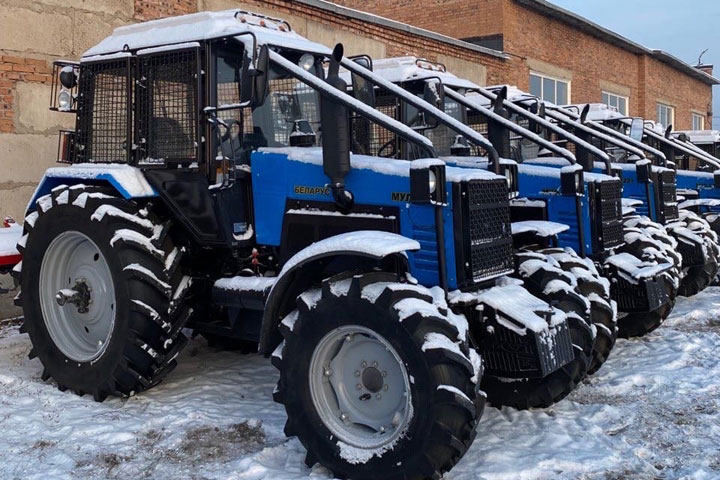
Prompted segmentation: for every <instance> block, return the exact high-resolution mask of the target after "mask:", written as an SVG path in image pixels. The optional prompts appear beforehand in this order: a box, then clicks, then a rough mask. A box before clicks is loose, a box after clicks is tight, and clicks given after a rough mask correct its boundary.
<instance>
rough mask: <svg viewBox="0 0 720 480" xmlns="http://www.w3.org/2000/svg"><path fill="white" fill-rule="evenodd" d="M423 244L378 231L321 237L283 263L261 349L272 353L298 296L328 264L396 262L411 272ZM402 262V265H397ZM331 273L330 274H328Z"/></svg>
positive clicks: (265, 316) (265, 318) (266, 315)
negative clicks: (411, 258)
mask: <svg viewBox="0 0 720 480" xmlns="http://www.w3.org/2000/svg"><path fill="white" fill-rule="evenodd" d="M419 249H420V243H419V242H418V241H417V240H412V239H410V238H407V237H403V236H402V235H397V234H395V233H388V232H380V231H375V230H360V231H356V232H348V233H343V234H340V235H335V236H333V237H329V238H326V239H324V240H320V241H319V242H315V243H313V244H312V245H310V246H308V247H305V248H304V249H303V250H300V251H299V252H298V253H296V254H295V255H293V256H292V257H291V258H290V259H289V260H288V261H287V262H285V265H284V266H283V268H282V270H281V271H280V274H279V275H278V278H277V281H276V282H275V284H274V285H273V288H272V290H271V291H270V294H269V295H268V299H267V301H266V302H265V312H264V313H263V320H262V327H261V330H260V344H259V346H258V351H259V352H260V353H262V354H264V355H269V354H270V353H271V352H272V350H273V349H274V348H275V347H276V346H277V345H278V344H279V343H280V340H281V338H280V334H279V332H278V328H277V327H278V324H279V323H280V321H281V320H282V316H283V315H285V314H287V313H289V311H290V310H291V309H292V308H294V305H295V298H296V297H297V295H299V294H300V293H301V292H302V291H304V290H306V289H307V288H308V287H309V286H310V284H311V283H312V282H313V281H318V280H321V279H322V278H325V277H324V276H323V273H324V269H325V267H326V266H327V265H328V264H329V263H330V262H332V261H333V260H336V259H339V258H341V257H342V259H343V260H346V259H347V260H349V261H350V262H351V264H352V263H354V264H355V265H357V266H358V267H360V266H362V265H363V264H364V263H365V264H367V263H368V261H370V262H372V263H377V262H381V261H384V260H389V261H394V262H395V264H396V270H399V272H398V273H403V272H407V270H408V263H407V254H406V253H405V252H407V251H412V250H419ZM397 265H399V267H397ZM325 276H329V275H325Z"/></svg>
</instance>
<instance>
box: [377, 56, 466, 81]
mask: <svg viewBox="0 0 720 480" xmlns="http://www.w3.org/2000/svg"><path fill="white" fill-rule="evenodd" d="M373 72H375V74H377V75H380V76H382V77H383V78H384V79H386V80H387V81H389V82H392V83H402V82H409V81H413V80H425V79H434V80H437V79H438V78H439V79H440V81H442V83H443V85H447V86H450V87H454V88H470V89H472V88H477V87H478V85H477V84H475V83H473V82H471V81H469V80H465V79H462V78H458V77H456V76H455V75H453V74H452V73H449V72H447V71H445V69H444V68H441V67H440V65H437V64H432V63H431V62H428V61H427V60H425V59H422V58H418V57H412V56H407V57H395V58H381V59H379V60H373Z"/></svg>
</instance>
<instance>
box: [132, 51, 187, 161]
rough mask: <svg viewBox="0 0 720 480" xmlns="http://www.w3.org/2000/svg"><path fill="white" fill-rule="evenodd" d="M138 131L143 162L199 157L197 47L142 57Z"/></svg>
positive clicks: (138, 90)
mask: <svg viewBox="0 0 720 480" xmlns="http://www.w3.org/2000/svg"><path fill="white" fill-rule="evenodd" d="M139 59H140V61H139V75H138V78H139V81H138V86H137V96H138V119H139V122H138V135H137V139H138V140H137V143H138V145H139V148H140V159H141V162H142V161H143V160H144V161H145V162H146V163H156V162H157V163H161V162H194V161H196V159H197V151H198V148H197V147H198V146H197V129H198V111H197V104H198V98H197V96H198V93H197V91H198V88H197V75H196V69H197V51H196V50H194V49H193V50H185V51H178V52H170V53H162V54H158V55H146V56H141V57H139Z"/></svg>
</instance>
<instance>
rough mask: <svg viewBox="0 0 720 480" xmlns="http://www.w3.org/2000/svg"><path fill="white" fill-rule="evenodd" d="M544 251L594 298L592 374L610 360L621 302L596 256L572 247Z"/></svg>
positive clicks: (589, 372)
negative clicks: (585, 255)
mask: <svg viewBox="0 0 720 480" xmlns="http://www.w3.org/2000/svg"><path fill="white" fill-rule="evenodd" d="M544 253H545V254H546V255H549V256H550V257H552V258H553V259H554V260H555V261H556V262H557V263H558V265H559V266H560V268H562V269H563V271H565V272H567V273H570V274H572V275H573V276H574V277H575V279H576V280H577V290H578V291H579V292H580V294H582V295H583V296H584V297H585V298H587V299H588V300H589V301H590V321H591V323H592V324H593V325H595V329H596V335H595V343H593V349H592V360H591V361H590V368H589V369H588V375H592V374H594V373H595V372H597V371H598V370H599V369H600V367H602V365H603V364H604V363H605V362H606V361H607V359H608V357H609V356H610V352H611V351H612V349H613V348H614V347H615V341H616V340H617V336H618V327H617V306H616V304H615V301H614V300H612V298H611V297H610V282H609V281H608V279H607V278H605V277H603V276H601V275H600V273H599V272H598V270H597V268H596V267H595V264H594V263H593V262H592V260H590V259H583V258H581V257H580V256H579V255H578V254H577V253H576V252H575V251H574V250H573V249H571V248H566V249H548V250H545V251H544Z"/></svg>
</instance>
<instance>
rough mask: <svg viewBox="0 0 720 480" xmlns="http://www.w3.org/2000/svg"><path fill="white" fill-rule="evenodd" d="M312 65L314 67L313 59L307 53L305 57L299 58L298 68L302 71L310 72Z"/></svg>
mask: <svg viewBox="0 0 720 480" xmlns="http://www.w3.org/2000/svg"><path fill="white" fill-rule="evenodd" d="M313 65H315V57H313V56H312V55H310V54H309V53H306V54H305V55H303V56H302V57H300V60H299V61H298V66H299V67H300V68H302V69H303V70H307V71H310V69H311V68H312V67H313Z"/></svg>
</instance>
